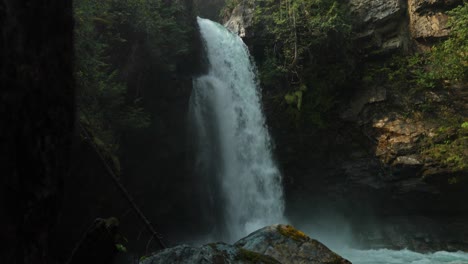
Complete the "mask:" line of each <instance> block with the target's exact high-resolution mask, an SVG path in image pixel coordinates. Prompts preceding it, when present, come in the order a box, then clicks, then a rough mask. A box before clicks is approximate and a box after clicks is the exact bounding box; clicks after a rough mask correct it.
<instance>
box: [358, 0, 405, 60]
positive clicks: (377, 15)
mask: <svg viewBox="0 0 468 264" xmlns="http://www.w3.org/2000/svg"><path fill="white" fill-rule="evenodd" d="M349 7H350V11H351V14H352V15H353V17H354V24H355V25H354V26H355V29H356V31H357V36H356V38H357V41H359V42H360V43H361V44H363V47H364V50H365V52H366V53H367V54H370V53H372V52H374V53H375V52H378V53H387V52H391V51H395V50H398V49H401V48H405V49H407V48H408V39H407V37H406V21H405V12H406V6H405V3H404V2H403V1H402V0H391V1H384V0H382V1H369V0H351V1H350V2H349Z"/></svg>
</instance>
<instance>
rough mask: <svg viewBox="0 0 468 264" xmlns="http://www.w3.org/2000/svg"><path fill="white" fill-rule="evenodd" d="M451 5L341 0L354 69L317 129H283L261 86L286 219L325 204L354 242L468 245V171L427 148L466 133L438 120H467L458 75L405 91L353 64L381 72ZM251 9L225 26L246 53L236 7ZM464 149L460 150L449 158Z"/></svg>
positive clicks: (436, 35) (414, 46)
mask: <svg viewBox="0 0 468 264" xmlns="http://www.w3.org/2000/svg"><path fill="white" fill-rule="evenodd" d="M460 3H461V1H437V0H408V1H403V0H391V1H370V0H350V1H349V12H350V13H349V14H350V15H351V16H352V18H353V28H354V35H353V36H354V40H355V48H354V51H355V52H356V54H357V58H358V61H359V63H360V67H359V68H361V71H358V72H357V75H361V76H362V77H358V78H357V80H356V81H355V83H352V84H350V85H349V86H350V88H351V89H352V91H347V92H346V93H343V94H342V95H341V97H338V100H339V102H337V107H336V109H334V111H335V113H331V114H330V120H329V124H328V126H327V128H325V129H317V128H304V129H298V128H296V127H291V125H290V124H288V123H287V122H286V121H287V118H285V117H284V116H283V115H282V114H281V113H278V112H277V111H274V109H275V105H274V102H272V101H271V100H269V99H268V98H271V96H268V94H269V93H270V91H268V90H265V88H264V90H263V92H264V94H265V96H264V105H265V109H266V114H267V119H268V124H269V126H270V129H271V132H272V135H273V137H274V140H275V142H276V153H277V157H278V160H279V163H280V165H281V167H282V171H283V175H284V182H285V186H286V198H287V205H288V206H287V210H288V212H287V213H288V214H289V215H290V217H291V219H296V214H295V212H296V211H301V212H302V213H303V214H302V217H305V215H307V211H310V212H311V213H310V215H309V216H310V217H311V219H314V218H315V219H318V218H320V216H319V215H320V213H316V214H314V213H312V212H323V211H324V210H326V211H330V210H332V211H335V212H333V214H338V215H339V217H343V218H345V219H347V221H348V222H349V223H350V226H351V229H353V231H354V233H355V234H358V235H357V236H358V237H359V238H358V240H360V241H362V242H363V243H367V244H368V245H371V246H372V245H373V246H377V245H380V246H386V247H395V248H404V247H409V248H413V249H417V250H422V251H424V250H435V249H451V250H453V249H464V250H466V249H468V240H466V239H465V238H463V237H468V236H467V235H468V228H466V227H464V226H463V225H460V224H459V223H462V222H464V221H466V220H467V219H468V205H467V204H465V203H463V202H462V201H460V197H462V196H463V193H464V192H466V191H467V190H468V184H467V181H466V176H467V175H468V172H467V171H466V169H464V168H462V167H463V166H458V167H456V166H453V163H450V161H447V160H441V159H440V158H439V157H440V155H439V154H440V151H447V150H446V148H441V149H434V146H440V145H443V144H444V142H447V140H449V141H450V140H452V139H454V138H457V137H458V138H462V140H463V138H465V139H466V137H464V136H460V135H461V134H463V133H466V131H465V130H463V129H460V124H461V123H460V124H458V125H457V127H458V129H454V130H453V129H452V130H450V129H448V131H447V128H446V127H444V126H443V125H441V122H440V120H443V119H450V118H451V117H454V116H457V118H459V119H460V118H461V119H464V120H465V121H466V120H467V118H468V111H467V105H468V96H467V94H468V92H467V85H466V83H461V84H456V85H453V86H452V87H451V88H450V89H434V90H426V91H418V92H415V93H413V92H410V91H409V90H408V88H405V87H406V86H399V85H396V84H392V83H388V82H384V81H382V80H378V78H377V79H374V80H371V81H368V80H365V79H366V77H365V73H364V71H363V69H365V68H366V67H367V66H368V65H371V64H372V65H378V66H377V69H380V70H381V69H382V68H384V63H385V62H387V61H388V60H389V59H390V58H391V57H392V55H394V54H408V53H411V52H412V51H416V50H419V51H421V50H427V48H428V47H430V46H431V45H432V44H433V43H435V42H437V41H438V40H441V39H445V38H446V37H447V36H448V34H449V28H448V27H447V25H446V23H447V14H446V12H447V11H448V10H450V9H452V8H453V7H455V6H457V5H458V4H460ZM252 8H255V6H249V7H246V6H243V5H240V6H238V7H237V8H236V9H234V11H233V15H232V17H231V18H230V19H229V21H231V23H227V26H228V27H229V28H231V30H233V31H234V32H237V33H238V34H240V35H241V36H244V39H246V43H247V44H248V45H250V48H251V50H252V51H253V52H252V55H253V56H254V57H256V56H263V55H262V54H261V53H259V52H258V50H256V47H255V46H254V45H255V43H256V42H255V41H252V40H255V32H252V30H253V27H251V21H252V17H251V16H250V15H245V14H252V10H251V9H252ZM233 21H237V22H235V23H232V22H233ZM260 52H263V51H260ZM427 107H431V111H428V110H425V109H426V108H427ZM421 109H422V110H421ZM428 112H432V113H435V114H433V115H429V114H427V113H428ZM415 113H416V114H415ZM438 120H439V121H438ZM457 135H458V136H457ZM457 140H459V139H457ZM462 144H463V143H460V144H459V145H454V147H457V146H460V145H462ZM467 156H468V153H466V151H465V152H462V154H461V156H457V157H453V159H461V160H465V159H466V157H467ZM455 183H456V184H455ZM308 201H309V202H308ZM310 201H313V203H311V202H310ZM304 204H306V205H304ZM330 208H333V209H330ZM304 212H306V213H304ZM401 215H406V216H407V217H406V218H402V217H400V216H401ZM299 218H300V217H299V216H297V219H296V220H298V221H300V220H301V219H299ZM369 219H371V220H369ZM317 221H319V220H317ZM374 227H375V228H374Z"/></svg>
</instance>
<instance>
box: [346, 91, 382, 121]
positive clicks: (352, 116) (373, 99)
mask: <svg viewBox="0 0 468 264" xmlns="http://www.w3.org/2000/svg"><path fill="white" fill-rule="evenodd" d="M385 100H387V89H385V87H383V86H371V87H367V88H365V89H362V90H360V91H358V92H356V94H355V95H354V97H353V99H352V100H351V101H350V105H349V108H348V109H346V110H345V112H343V113H342V114H341V118H343V119H345V120H356V119H357V117H358V115H359V113H360V112H361V111H362V109H363V108H364V106H365V105H366V104H372V103H378V102H383V101H385Z"/></svg>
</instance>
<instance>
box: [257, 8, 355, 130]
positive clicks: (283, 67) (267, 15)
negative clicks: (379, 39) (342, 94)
mask: <svg viewBox="0 0 468 264" xmlns="http://www.w3.org/2000/svg"><path fill="white" fill-rule="evenodd" d="M350 25H351V23H350V20H349V18H348V16H347V10H346V6H345V5H344V4H342V3H340V2H339V1H336V0H281V1H277V0H257V1H256V8H255V15H254V29H253V31H254V33H255V38H254V39H255V41H257V43H254V45H257V46H260V47H261V48H263V49H264V54H263V56H258V55H257V56H256V57H257V58H260V59H259V61H258V62H257V63H258V65H259V72H260V77H261V82H262V84H263V85H264V86H266V87H267V89H269V90H273V91H276V93H277V95H279V96H280V97H281V98H283V99H284V101H283V103H284V105H286V107H288V109H287V111H285V112H286V113H289V114H290V118H291V120H294V122H295V123H296V125H297V122H299V121H301V122H309V123H310V122H312V123H314V124H315V123H320V124H323V122H321V117H322V116H323V115H324V114H325V113H327V112H328V111H329V110H330V109H331V108H332V107H333V105H334V103H335V102H334V101H333V99H331V98H335V96H334V94H335V93H336V92H337V90H338V89H341V88H342V87H343V86H345V85H346V83H347V80H349V79H350V78H351V76H352V71H353V66H352V65H353V62H352V61H353V59H352V57H351V55H350V54H352V52H350V51H349V50H350V48H351V37H350V34H351V26H350ZM303 87H308V91H307V92H306V89H304V88H303ZM324 98H325V100H324ZM301 112H302V113H301Z"/></svg>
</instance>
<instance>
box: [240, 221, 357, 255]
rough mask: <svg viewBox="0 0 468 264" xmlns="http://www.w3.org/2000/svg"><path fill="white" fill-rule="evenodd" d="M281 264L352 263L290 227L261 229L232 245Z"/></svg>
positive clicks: (275, 226) (273, 226)
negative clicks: (265, 256)
mask: <svg viewBox="0 0 468 264" xmlns="http://www.w3.org/2000/svg"><path fill="white" fill-rule="evenodd" d="M235 245H236V246H239V247H242V248H245V249H248V250H251V251H254V252H258V253H261V254H265V255H267V256H271V257H274V258H275V259H277V260H278V261H280V262H281V263H283V264H289V263H291V264H293V263H294V264H300V263H309V264H319V263H330V264H331V263H334V264H345V263H351V262H349V261H347V260H346V259H343V258H342V257H340V256H339V255H338V254H336V253H334V252H333V251H331V250H330V249H328V248H327V247H326V246H325V245H323V244H322V243H320V242H318V241H317V240H314V239H311V238H310V237H308V236H307V235H305V234H304V233H302V232H301V231H299V230H297V229H295V228H294V227H292V226H290V225H272V226H268V227H264V228H262V229H260V230H258V231H256V232H254V233H252V234H250V235H249V236H247V237H246V238H243V239H241V240H239V241H238V242H236V243H235Z"/></svg>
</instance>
